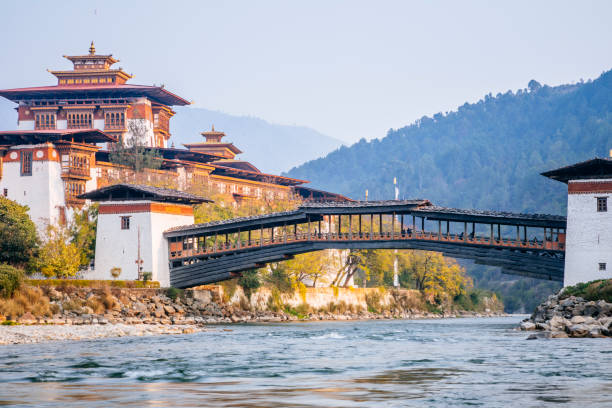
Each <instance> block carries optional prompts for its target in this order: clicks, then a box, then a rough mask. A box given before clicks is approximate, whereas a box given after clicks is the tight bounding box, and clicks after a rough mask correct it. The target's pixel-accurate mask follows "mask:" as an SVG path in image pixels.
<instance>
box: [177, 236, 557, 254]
mask: <svg viewBox="0 0 612 408" xmlns="http://www.w3.org/2000/svg"><path fill="white" fill-rule="evenodd" d="M186 238H187V239H190V241H183V242H181V241H176V242H170V245H169V246H170V253H169V256H170V259H179V258H187V257H194V256H200V255H211V254H223V253H231V252H236V251H238V250H247V249H253V248H257V247H260V248H261V247H271V246H275V245H284V244H289V243H294V242H316V241H333V242H338V241H351V242H352V241H381V240H387V241H397V240H418V241H442V242H450V243H457V244H470V245H486V246H495V247H501V248H504V247H505V248H524V249H537V250H556V251H563V250H565V244H564V243H562V242H557V241H539V240H537V239H534V240H533V241H525V240H516V239H503V238H491V237H489V236H478V235H477V236H472V234H469V235H463V234H450V233H444V234H439V233H435V232H430V231H400V232H382V233H380V232H379V233H370V232H360V233H359V232H353V233H351V232H342V233H333V232H331V233H330V232H323V233H321V232H316V233H314V232H313V233H297V234H283V235H280V236H278V237H274V238H270V237H266V238H264V239H261V238H255V239H251V240H239V241H235V242H222V243H216V244H214V245H211V246H204V245H198V240H197V239H194V238H193V237H190V238H188V237H186Z"/></svg>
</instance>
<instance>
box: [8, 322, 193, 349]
mask: <svg viewBox="0 0 612 408" xmlns="http://www.w3.org/2000/svg"><path fill="white" fill-rule="evenodd" d="M203 330H204V328H203V327H200V326H194V325H153V324H133V325H129V324H122V323H117V324H108V325H104V326H101V325H84V326H58V325H30V326H28V325H16V326H4V327H0V344H32V343H42V342H47V341H59V340H75V341H78V340H92V339H100V338H106V337H128V336H129V337H141V336H158V335H162V334H191V333H197V332H201V331H203Z"/></svg>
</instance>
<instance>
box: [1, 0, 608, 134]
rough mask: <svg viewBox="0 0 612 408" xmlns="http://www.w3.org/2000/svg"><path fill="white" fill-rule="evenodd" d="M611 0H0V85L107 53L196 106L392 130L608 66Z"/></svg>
mask: <svg viewBox="0 0 612 408" xmlns="http://www.w3.org/2000/svg"><path fill="white" fill-rule="evenodd" d="M610 16H612V2H611V1H588V0H587V1H561V0H555V1H521V0H512V1H456V0H454V1H441V0H440V1H436V0H428V1H425V0H423V1H385V0H376V1H374V0H372V1H357V0H350V1H333V0H322V1H318V0H308V1H266V0H259V1H250V0H247V1H218V0H217V1H202V0H199V1H179V0H174V1H167V0H165V1H157V0H147V1H132V0H130V1H125V0H122V1H114V0H105V1H95V0H80V1H62V0H57V1H34V0H29V1H2V2H0V18H1V20H2V25H1V28H0V30H2V34H3V38H4V41H2V43H0V55H2V59H1V61H2V67H1V68H0V72H1V73H2V75H0V88H2V89H5V88H17V87H25V86H41V85H52V84H55V82H56V80H55V77H53V76H51V75H50V74H49V73H48V72H47V71H46V70H47V69H50V70H55V69H69V68H71V63H70V62H69V61H68V60H65V59H63V58H62V55H82V54H85V53H87V50H88V48H89V43H90V42H91V41H92V40H94V41H95V45H96V49H97V51H98V53H101V54H107V53H111V54H113V56H114V57H116V58H118V59H120V60H121V61H120V62H119V63H118V64H117V66H120V67H122V68H123V69H124V70H125V71H126V72H128V73H133V74H134V75H135V77H134V78H133V79H132V80H131V81H130V83H134V84H148V85H150V84H157V85H159V84H164V85H165V87H166V88H167V89H168V90H170V91H172V92H175V93H177V94H178V95H180V96H183V97H184V98H185V99H187V100H190V101H193V104H194V106H197V107H203V108H207V109H213V110H218V111H222V112H226V113H230V114H236V115H247V116H255V117H260V118H262V119H265V120H267V121H270V122H273V123H279V124H289V125H292V124H295V125H303V126H308V127H312V128H314V129H316V130H318V131H320V132H322V133H325V134H327V135H329V136H332V137H335V138H338V139H340V140H343V141H345V142H346V143H349V144H350V143H353V142H356V141H358V140H359V139H361V138H366V139H372V138H376V137H384V136H385V134H386V132H387V130H388V129H390V128H399V127H402V126H406V125H408V124H410V123H412V122H413V121H414V120H416V119H418V118H420V117H422V116H423V115H429V116H431V115H433V114H435V113H437V112H446V111H449V110H454V109H456V108H457V107H458V106H460V105H462V104H463V103H465V102H476V101H478V100H479V99H481V98H482V97H483V96H484V95H485V94H488V93H489V92H491V93H493V94H494V95H495V94H497V93H498V92H506V91H508V90H517V89H521V88H525V87H527V83H528V82H529V80H531V79H536V80H538V81H539V82H541V83H543V84H544V83H545V84H549V85H558V84H562V83H571V82H576V81H579V80H580V79H584V80H587V79H594V78H596V77H598V76H599V75H600V74H601V73H602V72H604V71H607V70H609V69H611V68H612V24H610V22H609V18H610Z"/></svg>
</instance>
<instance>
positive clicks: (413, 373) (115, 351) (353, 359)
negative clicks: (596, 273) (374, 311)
mask: <svg viewBox="0 0 612 408" xmlns="http://www.w3.org/2000/svg"><path fill="white" fill-rule="evenodd" d="M519 320H520V318H495V319H449V320H445V319H443V320H420V321H401V320H393V321H368V322H311V323H303V322H301V323H295V324H260V325H237V326H231V327H223V326H219V327H217V328H216V329H215V330H210V331H207V332H203V333H197V334H193V335H189V336H159V337H145V338H116V339H100V340H95V341H82V342H55V343H47V344H37V345H14V346H4V347H3V348H2V351H3V358H2V359H0V382H1V383H2V386H1V387H0V406H6V405H12V406H43V407H62V408H68V407H81V406H91V407H108V406H116V405H121V406H125V407H140V406H151V407H165V406H176V407H191V406H211V407H230V406H232V407H233V406H260V407H327V406H334V407H379V406H380V407H395V406H398V407H400V406H406V405H409V406H412V405H416V406H484V407H498V406H524V407H548V406H557V405H560V404H561V405H565V406H574V405H577V404H578V405H581V406H589V407H606V406H612V397H611V396H612V362H611V360H610V359H608V358H607V356H608V355H609V354H610V353H612V342H610V341H609V340H606V339H601V340H600V339H555V340H547V339H540V340H536V341H529V342H528V341H525V337H526V336H525V334H524V333H521V332H518V331H516V330H514V327H516V325H517V323H518V321H519ZM227 330H229V331H227ZM602 340H603V341H602Z"/></svg>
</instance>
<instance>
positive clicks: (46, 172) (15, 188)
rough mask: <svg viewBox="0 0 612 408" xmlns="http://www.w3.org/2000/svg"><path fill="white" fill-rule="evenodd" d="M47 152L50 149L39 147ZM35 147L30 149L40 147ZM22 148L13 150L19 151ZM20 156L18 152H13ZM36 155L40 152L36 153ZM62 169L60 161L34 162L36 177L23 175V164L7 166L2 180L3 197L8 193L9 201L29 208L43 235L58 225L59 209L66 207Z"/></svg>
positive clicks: (9, 164)
mask: <svg viewBox="0 0 612 408" xmlns="http://www.w3.org/2000/svg"><path fill="white" fill-rule="evenodd" d="M36 146H39V147H43V148H45V149H46V148H47V145H36ZM36 146H33V145H29V146H27V147H28V148H32V147H36ZM18 148H19V146H16V147H15V148H12V149H11V150H17V149H18ZM11 153H15V154H19V153H18V152H17V151H15V152H11V151H9V153H8V154H9V155H10V154H11ZM34 154H36V150H34ZM61 171H62V170H61V166H60V163H59V162H57V161H36V160H35V161H33V162H32V175H31V176H22V175H21V163H20V162H19V161H16V162H5V163H4V164H3V174H2V179H0V194H4V189H5V188H6V189H7V192H8V195H7V197H8V198H10V199H11V200H14V201H16V202H17V203H19V204H21V205H27V206H28V207H29V208H30V210H29V212H28V213H29V215H30V218H31V219H32V221H34V223H35V224H36V226H37V228H38V230H39V232H42V231H44V229H45V228H46V226H47V225H48V224H55V223H57V221H58V218H59V207H63V206H65V197H64V184H63V182H62V179H61Z"/></svg>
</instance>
